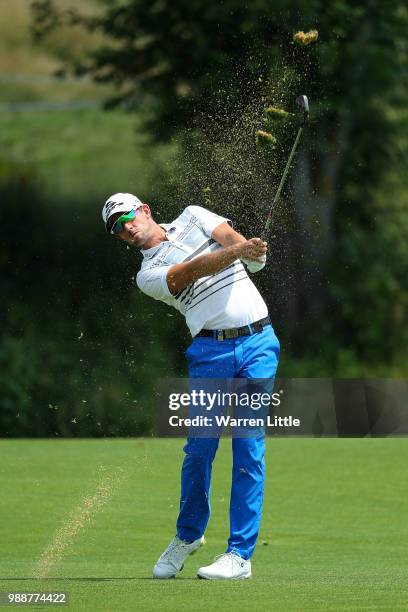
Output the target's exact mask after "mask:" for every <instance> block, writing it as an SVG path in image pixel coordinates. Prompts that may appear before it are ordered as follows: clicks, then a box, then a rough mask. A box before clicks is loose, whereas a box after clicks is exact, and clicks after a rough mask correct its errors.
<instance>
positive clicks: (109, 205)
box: [102, 193, 143, 229]
mask: <svg viewBox="0 0 408 612" xmlns="http://www.w3.org/2000/svg"><path fill="white" fill-rule="evenodd" d="M141 206H143V202H141V201H140V200H139V198H137V197H136V196H134V195H133V194H131V193H115V194H114V195H112V196H110V198H108V199H107V200H106V202H105V204H104V206H103V208H102V219H103V222H104V223H105V227H106V229H108V221H109V217H111V216H112V215H113V214H115V213H118V212H130V211H131V210H136V209H137V208H140V207H141Z"/></svg>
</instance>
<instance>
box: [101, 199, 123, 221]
mask: <svg viewBox="0 0 408 612" xmlns="http://www.w3.org/2000/svg"><path fill="white" fill-rule="evenodd" d="M122 204H123V202H115V200H109V202H106V206H105V210H106V217H109V215H110V213H111V212H112V210H113V209H114V208H116V206H121V205H122Z"/></svg>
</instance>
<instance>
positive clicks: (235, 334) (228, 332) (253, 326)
mask: <svg viewBox="0 0 408 612" xmlns="http://www.w3.org/2000/svg"><path fill="white" fill-rule="evenodd" d="M270 324H271V320H270V318H269V317H265V318H264V319H259V321H255V322H254V323H250V324H249V325H243V327H235V328H234V329H202V330H201V331H200V332H199V333H198V334H197V335H196V338H197V337H198V336H206V337H210V338H215V340H229V339H231V338H240V337H241V336H250V335H251V334H257V333H258V332H260V331H262V330H263V328H264V327H266V326H267V325H270Z"/></svg>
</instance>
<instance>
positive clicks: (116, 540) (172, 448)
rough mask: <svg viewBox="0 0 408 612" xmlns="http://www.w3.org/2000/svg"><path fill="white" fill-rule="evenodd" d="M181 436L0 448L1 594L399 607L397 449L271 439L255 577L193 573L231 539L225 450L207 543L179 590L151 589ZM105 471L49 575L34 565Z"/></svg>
mask: <svg viewBox="0 0 408 612" xmlns="http://www.w3.org/2000/svg"><path fill="white" fill-rule="evenodd" d="M182 446H183V441H182V440H155V439H152V440H146V439H129V440H118V439H105V440H58V441H54V440H35V441H34V440H33V441H28V440H9V441H6V440H3V441H1V442H0V449H1V457H2V462H1V467H0V481H1V492H2V504H1V509H0V542H1V555H0V578H1V580H0V590H2V591H5V590H10V589H12V590H14V591H16V590H19V591H22V590H24V591H27V590H30V589H36V590H38V589H39V588H41V589H42V590H50V591H53V590H65V591H69V593H70V596H71V602H72V603H71V606H72V609H74V610H77V609H78V610H82V609H83V610H89V609H92V610H114V609H120V610H134V609H138V610H140V609H142V610H144V609H145V610H151V609H157V610H170V609H180V610H187V609H194V610H204V609H205V610H208V609H209V607H211V609H214V610H217V609H220V610H222V609H227V608H230V607H232V606H239V607H240V608H242V607H244V606H245V607H247V608H251V609H252V608H253V609H255V608H257V609H261V610H271V609H276V610H356V609H358V610H360V609H361V610H363V609H384V610H386V609H389V610H395V609H406V607H407V605H408V588H407V584H408V571H407V567H408V563H407V561H408V553H407V550H408V548H407V544H408V526H407V520H406V517H407V516H408V496H407V486H406V477H405V472H406V465H407V459H408V442H407V441H406V440H405V439H350V440H344V439H276V440H268V450H267V487H266V496H265V512H264V519H263V523H262V530H261V534H260V540H259V545H258V547H257V550H256V553H255V557H254V559H253V573H254V578H253V579H252V580H251V581H245V582H242V583H241V582H240V583H238V582H234V583H218V582H217V583H214V582H211V583H208V582H205V581H198V580H196V578H195V572H196V569H197V568H198V567H199V566H200V565H205V564H208V563H209V562H210V561H211V560H212V558H213V557H214V556H215V555H217V554H220V553H221V552H223V550H224V549H225V544H226V540H227V537H228V506H229V490H230V473H231V448H230V440H223V441H222V442H221V445H220V449H219V453H218V455H217V457H216V460H215V464H214V480H213V487H212V510H213V515H212V519H211V521H210V525H209V527H208V530H207V533H206V538H207V545H206V546H205V547H203V549H202V550H200V551H199V552H198V553H197V554H196V555H195V556H194V557H192V558H191V559H190V560H189V561H188V563H187V564H186V567H185V569H184V570H183V572H182V573H181V574H180V576H179V577H178V578H177V579H176V580H172V581H169V582H164V583H162V582H157V581H152V580H151V579H150V576H151V569H152V565H153V564H154V562H155V560H156V558H157V556H158V555H159V554H160V553H161V552H162V550H163V548H164V547H165V546H166V545H167V543H168V541H169V540H170V538H171V537H172V535H173V534H174V523H175V519H176V516H177V508H178V495H179V480H180V478H179V469H180V465H181V461H182V458H183V453H182ZM101 470H105V471H108V472H109V473H110V474H112V473H115V471H116V470H118V472H117V473H120V474H123V475H124V482H123V483H122V485H121V486H120V487H118V488H117V490H116V492H115V494H114V495H112V496H111V497H110V498H109V499H108V500H106V503H104V504H103V507H101V508H100V509H99V511H98V512H97V513H95V514H94V515H93V516H92V520H89V521H88V522H87V524H86V525H84V527H83V528H82V529H81V530H80V531H79V532H78V533H77V534H76V537H75V539H74V541H73V542H72V544H71V545H70V546H68V547H67V548H66V550H65V551H64V554H63V555H62V557H61V558H60V559H59V560H58V562H57V563H56V564H55V565H54V566H53V569H52V571H50V573H49V575H50V578H48V579H44V580H35V579H34V578H33V568H34V567H35V564H36V563H38V560H39V559H40V558H41V554H42V553H43V551H44V550H45V549H46V547H47V546H49V545H50V542H51V541H52V538H53V537H54V536H55V533H56V532H57V530H58V529H59V528H60V527H61V525H62V524H64V521H66V520H67V519H68V517H69V516H70V513H72V511H73V510H74V509H75V508H77V507H78V505H79V504H80V502H81V500H83V499H84V497H85V498H86V496H89V497H92V495H93V494H94V493H95V482H96V478H97V475H98V474H99V473H100V471H101Z"/></svg>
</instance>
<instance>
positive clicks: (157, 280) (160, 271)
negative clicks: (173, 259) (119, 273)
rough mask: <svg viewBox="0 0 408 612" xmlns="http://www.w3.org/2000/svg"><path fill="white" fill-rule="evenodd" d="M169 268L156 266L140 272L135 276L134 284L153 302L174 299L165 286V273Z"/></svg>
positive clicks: (166, 285)
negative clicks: (152, 299) (153, 300)
mask: <svg viewBox="0 0 408 612" xmlns="http://www.w3.org/2000/svg"><path fill="white" fill-rule="evenodd" d="M170 268H171V266H157V267H156V268H148V269H147V270H140V271H139V272H138V273H137V276H136V284H137V286H138V287H139V289H140V290H141V291H143V293H146V295H149V296H150V297H152V298H154V299H155V300H167V299H168V298H171V297H174V296H173V295H172V294H171V293H170V289H169V286H168V284H167V272H168V271H169V269H170Z"/></svg>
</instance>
